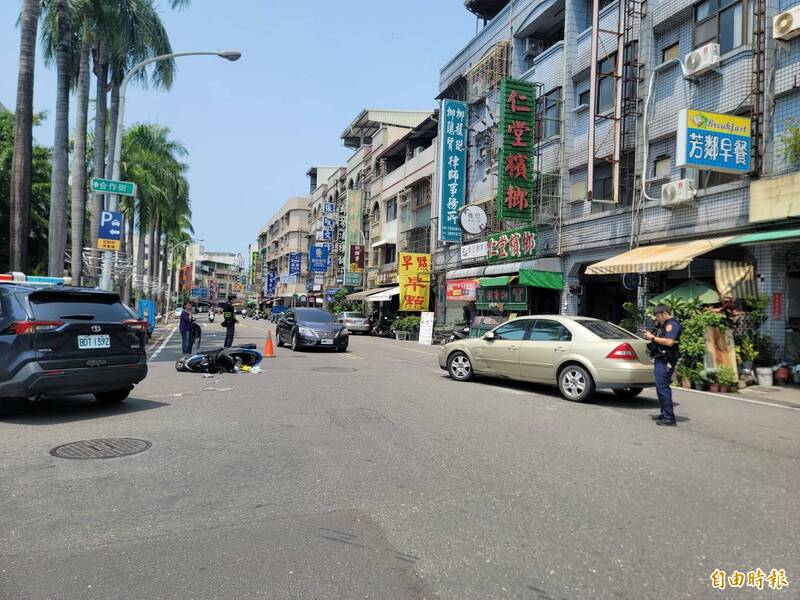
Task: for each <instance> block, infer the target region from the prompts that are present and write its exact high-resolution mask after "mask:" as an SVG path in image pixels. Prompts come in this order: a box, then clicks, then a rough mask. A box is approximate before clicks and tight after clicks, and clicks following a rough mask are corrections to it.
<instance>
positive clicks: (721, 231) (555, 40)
mask: <svg viewBox="0 0 800 600" xmlns="http://www.w3.org/2000/svg"><path fill="white" fill-rule="evenodd" d="M466 4H467V5H468V6H469V7H471V8H473V9H474V10H475V11H477V12H479V13H480V14H481V16H483V17H484V18H485V26H484V27H483V28H482V29H481V30H480V31H479V32H478V33H477V34H476V36H475V37H474V38H473V39H472V40H471V41H470V42H469V43H468V44H467V45H466V46H465V47H464V48H463V49H462V50H461V51H460V52H458V54H457V55H456V56H455V57H454V58H453V59H452V60H451V61H450V62H448V63H447V64H446V65H445V66H444V67H443V68H442V70H441V80H440V97H441V98H451V99H455V100H462V101H465V102H467V103H469V120H468V125H469V147H468V154H467V160H468V166H467V186H466V202H467V203H475V204H479V205H482V206H483V207H485V209H486V212H487V216H488V219H487V227H486V229H485V230H484V232H483V233H482V234H479V235H476V236H468V235H465V236H464V239H463V240H462V243H461V244H441V243H440V244H439V245H438V247H437V249H436V253H437V255H436V262H435V264H436V265H437V268H438V270H439V271H440V273H441V276H440V284H441V285H442V286H444V285H446V281H447V280H454V279H458V278H476V277H481V276H482V275H498V276H508V277H512V278H513V277H515V276H517V275H518V274H519V272H520V270H524V271H528V270H533V271H537V270H541V271H546V272H549V273H553V272H557V273H560V278H561V279H562V280H563V282H564V283H563V287H562V289H561V290H560V292H558V291H556V292H553V291H547V290H546V289H532V290H530V293H529V294H528V303H529V308H530V309H531V310H534V309H535V310H542V309H544V310H553V311H559V312H563V313H566V314H586V315H592V316H596V317H601V318H606V319H609V320H613V321H618V320H619V319H620V318H622V316H623V313H622V310H623V308H622V306H623V303H624V302H639V303H642V302H643V301H644V299H645V298H646V297H647V296H648V295H652V294H654V293H656V292H658V291H661V290H664V289H667V288H668V287H672V286H673V285H674V283H675V282H678V281H680V280H681V279H687V278H689V277H705V278H709V279H711V280H713V278H714V273H715V268H716V267H715V265H716V264H717V261H720V260H726V261H728V262H729V264H733V265H734V266H736V265H739V266H742V265H747V264H753V263H754V264H755V270H756V272H757V276H758V277H757V279H758V288H759V291H761V292H762V293H767V294H770V295H771V297H772V307H771V310H770V320H769V322H768V330H769V333H770V334H771V335H772V337H773V339H774V341H775V342H776V343H777V345H778V346H783V345H784V340H785V339H786V337H785V329H786V325H787V324H790V323H792V322H794V321H797V322H800V297H797V298H795V296H800V273H799V274H795V271H797V270H800V260H798V258H800V247H796V246H794V247H793V245H792V244H788V243H786V242H785V241H780V240H778V241H776V240H775V236H781V235H785V236H787V237H786V238H785V239H792V235H791V234H790V233H774V232H773V233H769V234H767V235H762V236H760V237H756V238H751V239H750V240H749V241H748V239H744V242H746V243H745V244H742V243H740V240H742V239H743V238H737V236H740V235H741V234H745V233H748V232H753V231H755V230H757V229H767V228H769V227H772V228H779V227H786V226H788V225H789V224H790V223H788V222H786V221H785V218H786V217H795V216H800V210H798V208H800V206H798V203H796V202H789V201H788V200H787V201H785V202H783V203H780V202H777V200H776V199H777V198H779V197H782V198H788V197H789V196H790V195H791V194H792V193H794V194H795V195H796V194H797V192H798V191H799V190H800V188H798V185H800V182H798V176H797V175H796V174H794V175H792V174H790V175H784V174H785V173H789V172H792V171H794V170H796V167H797V166H796V165H790V164H788V162H787V160H786V157H785V153H784V151H783V147H784V143H783V141H781V140H783V139H784V138H782V137H781V134H782V132H784V131H785V130H787V127H789V125H790V123H789V121H788V118H789V117H790V116H791V115H796V114H800V82H799V80H798V77H800V75H798V74H800V39H798V38H794V39H791V40H788V41H779V40H775V39H773V36H772V35H771V32H772V25H773V19H774V17H775V16H776V15H777V14H778V12H779V11H782V10H787V9H789V8H791V6H792V5H795V6H796V4H797V3H796V2H793V0H779V1H778V2H768V1H767V0H749V1H748V0H741V1H738V2H717V1H716V0H702V1H700V2H692V1H691V0H659V1H658V2H655V3H647V5H646V6H645V4H644V2H641V1H639V0H617V1H614V2H609V1H607V0H598V1H597V2H594V3H593V2H591V1H589V0H546V1H542V0H515V1H514V2H479V1H474V2H467V3H466ZM482 11H488V12H482ZM709 44H711V45H709ZM696 50H697V52H695V51H696ZM717 53H718V54H719V57H718V60H716V59H715V58H714V57H715V56H716V54H717ZM709 56H710V57H711V60H709ZM676 59H677V60H676ZM706 67H708V68H706ZM504 77H512V78H515V79H518V80H522V81H528V82H533V83H535V84H536V90H537V97H538V98H537V122H538V124H539V126H538V127H537V132H536V149H535V157H534V163H535V171H536V173H535V176H536V184H535V185H536V188H535V189H536V194H535V196H534V198H535V202H534V205H533V206H532V209H533V212H532V219H533V222H534V223H535V224H536V225H537V226H538V256H539V257H540V259H539V261H538V262H535V261H528V264H522V263H507V264H506V265H493V266H488V265H487V259H486V257H485V255H484V256H480V251H478V252H474V251H472V249H469V250H468V251H466V252H463V251H462V248H461V246H462V245H465V246H470V245H472V244H474V243H475V242H481V241H485V240H486V239H487V237H488V236H489V235H490V234H492V233H497V232H501V231H504V230H507V229H511V227H512V226H513V225H515V224H518V223H514V222H509V221H503V220H500V219H497V218H496V215H495V210H496V196H497V187H498V152H497V150H498V146H500V145H501V143H502V137H501V136H502V134H503V133H506V132H499V131H498V128H497V123H498V114H499V106H498V96H499V85H500V81H501V80H502V79H503V78H504ZM682 109H696V110H698V111H703V112H708V113H724V114H726V115H735V116H744V117H748V118H750V119H751V121H752V136H751V149H750V152H749V157H748V158H749V160H750V169H749V171H747V172H745V173H743V174H742V173H733V174H730V173H722V172H719V171H713V170H705V169H701V168H696V167H692V168H689V167H688V166H685V165H681V164H679V163H678V160H677V158H678V156H677V152H676V146H677V145H678V141H679V140H678V137H679V134H680V130H681V127H680V123H679V118H678V115H679V112H680V111H681V110H682ZM645 113H646V115H645ZM684 143H685V142H684ZM715 143H717V142H715ZM732 150H733V148H732V147H731V148H727V149H726V150H725V151H726V152H732ZM698 151H701V150H699V149H698ZM720 151H722V147H718V148H716V149H715V148H713V147H709V148H703V149H702V152H704V153H705V154H704V156H705V157H709V156H711V157H712V158H713V157H716V156H717V155H718V153H719V152H720ZM731 156H732V155H731ZM731 160H733V158H731ZM737 160H738V157H737ZM590 174H591V175H590ZM782 175H783V177H781V176H782ZM686 180H690V181H686ZM670 184H673V185H670ZM686 189H689V190H690V193H685V190H686ZM692 189H694V190H696V193H694V194H693V193H691V190H692ZM434 196H436V195H435V194H434ZM676 199H677V201H676ZM776 204H777V205H778V206H779V208H777V209H775V208H774V207H775V206H776ZM777 219H784V221H783V222H776V220H777ZM770 220H772V221H773V222H772V225H771V226H770V225H769V221H770ZM656 244H669V246H667V247H664V248H659V249H656V250H655V251H653V252H650V256H645V255H646V254H647V253H646V252H644V253H643V252H639V253H637V254H627V253H628V251H630V250H631V249H636V248H639V247H641V246H655V245H656ZM665 253H670V256H677V257H679V259H676V260H674V261H672V263H671V264H670V265H665V263H664V261H661V263H660V264H659V261H658V260H657V259H658V257H659V256H664V255H665ZM476 254H477V255H478V256H477V257H476ZM606 260H607V261H608V262H603V263H602V264H601V265H599V266H596V267H594V268H593V267H592V265H595V264H596V263H598V262H600V261H606ZM626 273H627V275H628V276H627V277H626V276H625V275H626ZM640 275H641V276H640ZM547 281H548V282H551V283H552V282H553V281H558V277H551V278H547ZM793 287H794V288H796V289H797V292H795V293H792V288H793ZM554 293H555V294H556V297H555V301H553V296H552V294H554ZM786 295H788V299H787V298H786V297H785V296H786ZM439 298H440V299H443V295H440V296H439ZM542 299H543V300H542ZM458 307H459V305H457V304H456V305H454V306H453V307H452V309H453V310H452V311H449V312H447V313H445V312H444V311H440V313H439V314H438V317H439V319H440V320H441V319H444V320H451V319H452V318H453V316H454V315H456V314H457V309H458Z"/></svg>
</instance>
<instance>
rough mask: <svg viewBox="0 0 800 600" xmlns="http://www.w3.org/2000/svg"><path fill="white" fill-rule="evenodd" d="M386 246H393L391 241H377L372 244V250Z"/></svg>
mask: <svg viewBox="0 0 800 600" xmlns="http://www.w3.org/2000/svg"><path fill="white" fill-rule="evenodd" d="M388 244H394V241H393V240H388V239H387V240H378V241H377V242H375V243H374V244H372V247H373V248H380V247H381V246H386V245H388Z"/></svg>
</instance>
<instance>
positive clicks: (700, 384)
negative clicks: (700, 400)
mask: <svg viewBox="0 0 800 600" xmlns="http://www.w3.org/2000/svg"><path fill="white" fill-rule="evenodd" d="M691 381H692V389H695V390H698V391H703V390H705V389H706V386H707V385H708V381H706V377H705V371H704V370H703V369H700V368H696V369H692V376H691Z"/></svg>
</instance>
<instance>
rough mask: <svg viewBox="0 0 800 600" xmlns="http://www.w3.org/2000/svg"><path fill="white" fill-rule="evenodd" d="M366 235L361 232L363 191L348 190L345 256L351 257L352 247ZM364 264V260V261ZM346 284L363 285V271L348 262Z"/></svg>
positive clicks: (345, 275)
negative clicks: (355, 268)
mask: <svg viewBox="0 0 800 600" xmlns="http://www.w3.org/2000/svg"><path fill="white" fill-rule="evenodd" d="M363 241H364V237H363V234H362V232H361V191H360V190H348V191H347V228H346V232H345V256H347V257H350V256H352V254H351V247H352V246H354V245H359V244H363ZM362 266H363V262H362ZM344 284H345V285H350V286H359V285H361V273H360V272H353V271H352V269H350V265H349V264H347V265H346V267H345V273H344Z"/></svg>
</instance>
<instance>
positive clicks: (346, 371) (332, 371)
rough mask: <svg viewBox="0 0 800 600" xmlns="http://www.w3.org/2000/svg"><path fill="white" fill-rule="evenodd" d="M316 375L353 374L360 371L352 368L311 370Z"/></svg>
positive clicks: (316, 368) (319, 368)
mask: <svg viewBox="0 0 800 600" xmlns="http://www.w3.org/2000/svg"><path fill="white" fill-rule="evenodd" d="M311 370H312V371H314V372H315V373H353V372H355V371H358V369H351V368H350V367H315V368H313V369H311Z"/></svg>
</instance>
